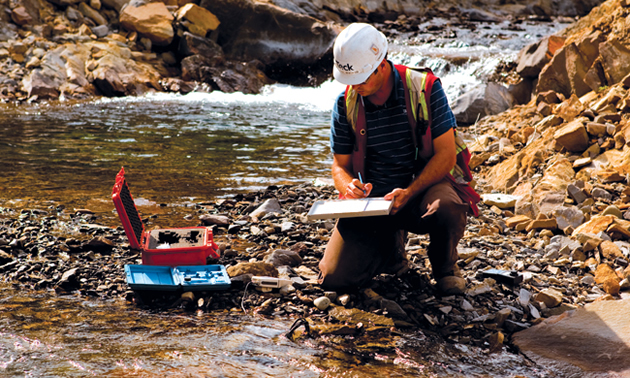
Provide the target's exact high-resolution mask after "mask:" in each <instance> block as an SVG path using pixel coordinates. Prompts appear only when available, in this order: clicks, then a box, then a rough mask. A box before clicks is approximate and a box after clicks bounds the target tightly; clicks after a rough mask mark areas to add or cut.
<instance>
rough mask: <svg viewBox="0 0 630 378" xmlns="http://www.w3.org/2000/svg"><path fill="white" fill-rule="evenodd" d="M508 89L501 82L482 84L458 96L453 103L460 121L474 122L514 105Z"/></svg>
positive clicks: (457, 118)
mask: <svg viewBox="0 0 630 378" xmlns="http://www.w3.org/2000/svg"><path fill="white" fill-rule="evenodd" d="M512 103H513V99H512V96H511V95H510V93H509V91H508V89H507V88H506V87H504V86H503V85H501V84H497V83H487V84H480V85H478V86H476V87H475V88H473V89H472V90H470V91H468V92H466V93H464V94H463V95H461V96H460V97H458V98H457V99H456V100H455V101H454V102H453V105H452V107H451V108H452V109H453V114H454V115H455V119H456V120H457V122H458V123H462V124H473V123H475V121H477V120H478V119H480V118H483V117H485V116H487V115H492V114H498V113H501V112H502V111H505V110H507V109H509V108H510V107H511V106H512Z"/></svg>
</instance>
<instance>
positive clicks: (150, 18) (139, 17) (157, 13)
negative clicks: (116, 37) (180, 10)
mask: <svg viewBox="0 0 630 378" xmlns="http://www.w3.org/2000/svg"><path fill="white" fill-rule="evenodd" d="M174 19H175V18H174V17H173V15H172V14H171V12H169V10H168V8H166V5H165V4H164V3H149V4H145V5H140V6H138V7H135V6H133V5H131V4H129V5H127V6H126V7H124V9H123V10H122V13H121V14H120V25H121V26H123V27H124V28H125V29H127V30H132V31H136V32H138V33H139V34H140V35H142V36H144V37H146V38H149V39H150V40H151V42H153V43H154V44H156V45H158V46H165V45H169V44H170V43H171V42H172V41H173V36H174V35H175V32H174V31H173V24H172V23H173V20H174Z"/></svg>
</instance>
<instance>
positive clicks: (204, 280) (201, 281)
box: [125, 265, 231, 291]
mask: <svg viewBox="0 0 630 378" xmlns="http://www.w3.org/2000/svg"><path fill="white" fill-rule="evenodd" d="M125 273H126V275H127V284H128V285H129V287H131V288H132V289H133V290H165V291H177V290H179V289H183V290H184V291H209V290H225V289H229V288H230V285H231V281H230V277H229V276H228V274H227V271H226V270H225V266H223V265H190V266H176V267H170V266H157V265H125Z"/></svg>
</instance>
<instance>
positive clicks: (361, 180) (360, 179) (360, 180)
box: [359, 172, 365, 194]
mask: <svg viewBox="0 0 630 378" xmlns="http://www.w3.org/2000/svg"><path fill="white" fill-rule="evenodd" d="M359 182H361V185H362V186H363V178H362V177H361V172H359ZM362 190H363V194H365V189H362Z"/></svg>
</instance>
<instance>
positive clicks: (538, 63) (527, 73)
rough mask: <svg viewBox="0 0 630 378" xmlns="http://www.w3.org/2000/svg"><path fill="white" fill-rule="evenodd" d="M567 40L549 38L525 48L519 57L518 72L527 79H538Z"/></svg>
mask: <svg viewBox="0 0 630 378" xmlns="http://www.w3.org/2000/svg"><path fill="white" fill-rule="evenodd" d="M565 39H566V38H564V37H559V36H555V35H550V36H547V37H545V38H543V39H541V40H540V41H538V42H534V43H532V44H530V45H528V46H526V47H525V48H523V49H522V50H521V51H520V52H519V54H518V57H517V63H518V66H517V67H516V72H518V74H519V75H521V76H522V77H525V78H536V77H538V75H539V74H540V70H541V69H542V68H543V67H544V66H545V64H547V63H549V61H550V60H551V58H552V57H553V56H554V54H555V53H556V51H557V50H559V49H560V48H561V47H562V46H563V45H564V41H565Z"/></svg>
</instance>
